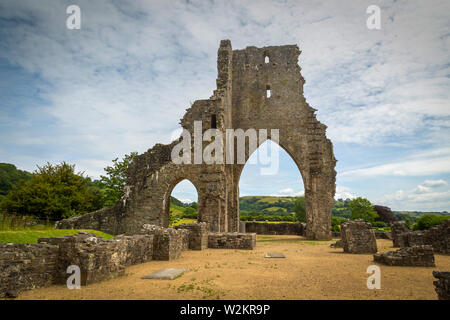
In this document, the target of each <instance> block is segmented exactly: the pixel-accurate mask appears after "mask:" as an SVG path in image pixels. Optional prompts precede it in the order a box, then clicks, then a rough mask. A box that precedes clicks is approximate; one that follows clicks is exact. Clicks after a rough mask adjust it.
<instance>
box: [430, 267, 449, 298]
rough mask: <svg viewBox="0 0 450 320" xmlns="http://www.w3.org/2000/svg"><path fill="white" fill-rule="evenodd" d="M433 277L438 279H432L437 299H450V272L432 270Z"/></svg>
mask: <svg viewBox="0 0 450 320" xmlns="http://www.w3.org/2000/svg"><path fill="white" fill-rule="evenodd" d="M433 277H435V278H436V279H438V280H437V281H433V284H434V286H435V288H434V290H435V291H436V293H437V295H438V299H439V300H450V272H442V271H433Z"/></svg>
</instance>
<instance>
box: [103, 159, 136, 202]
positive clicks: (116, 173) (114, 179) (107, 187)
mask: <svg viewBox="0 0 450 320" xmlns="http://www.w3.org/2000/svg"><path fill="white" fill-rule="evenodd" d="M137 154H138V153H137V152H131V153H130V154H127V155H125V157H124V158H123V159H122V161H119V158H116V159H114V160H113V161H112V162H113V165H112V166H108V167H106V168H104V169H103V170H105V172H106V176H100V182H101V183H102V184H103V187H102V188H101V189H102V197H103V204H104V205H105V206H112V205H114V204H115V203H116V202H117V201H119V200H120V198H121V197H122V195H123V188H124V187H125V185H126V182H127V181H126V180H127V177H126V170H127V168H128V165H129V164H130V162H131V161H132V160H133V158H134V157H136V156H137Z"/></svg>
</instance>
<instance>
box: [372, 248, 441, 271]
mask: <svg viewBox="0 0 450 320" xmlns="http://www.w3.org/2000/svg"><path fill="white" fill-rule="evenodd" d="M373 260H374V261H375V262H379V263H382V264H386V265H389V266H411V267H435V263H434V254H433V247H432V246H413V247H406V248H400V249H398V250H396V251H388V252H386V253H378V254H374V255H373Z"/></svg>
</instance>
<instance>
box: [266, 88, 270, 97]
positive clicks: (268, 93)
mask: <svg viewBox="0 0 450 320" xmlns="http://www.w3.org/2000/svg"><path fill="white" fill-rule="evenodd" d="M266 98H270V86H269V85H267V86H266Z"/></svg>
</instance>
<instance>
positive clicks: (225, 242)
mask: <svg viewBox="0 0 450 320" xmlns="http://www.w3.org/2000/svg"><path fill="white" fill-rule="evenodd" d="M255 246H256V233H237V232H211V233H209V235H208V247H209V248H214V249H246V250H253V249H254V248H255Z"/></svg>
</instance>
